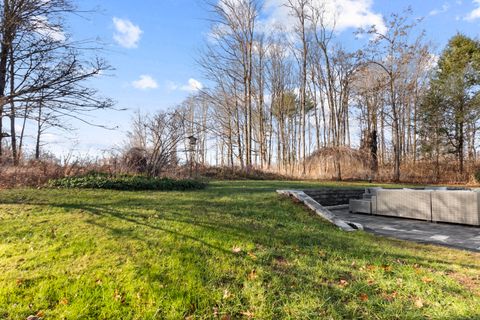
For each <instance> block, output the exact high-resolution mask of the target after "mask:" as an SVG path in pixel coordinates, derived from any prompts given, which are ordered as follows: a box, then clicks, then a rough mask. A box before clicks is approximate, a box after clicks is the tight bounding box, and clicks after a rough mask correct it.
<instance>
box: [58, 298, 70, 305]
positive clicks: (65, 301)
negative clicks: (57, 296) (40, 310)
mask: <svg viewBox="0 0 480 320" xmlns="http://www.w3.org/2000/svg"><path fill="white" fill-rule="evenodd" d="M58 304H61V305H64V306H66V305H67V304H68V300H67V299H66V298H63V299H62V300H60V301H59V302H58Z"/></svg>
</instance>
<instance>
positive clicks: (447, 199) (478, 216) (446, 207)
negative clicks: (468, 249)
mask: <svg viewBox="0 0 480 320" xmlns="http://www.w3.org/2000/svg"><path fill="white" fill-rule="evenodd" d="M479 209H480V194H479V193H478V192H474V191H434V192H432V220H433V221H438V222H452V223H461V224H469V225H476V226H478V225H480V213H479V212H480V211H479Z"/></svg>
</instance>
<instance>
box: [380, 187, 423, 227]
mask: <svg viewBox="0 0 480 320" xmlns="http://www.w3.org/2000/svg"><path fill="white" fill-rule="evenodd" d="M431 193H432V191H426V190H408V189H404V190H387V189H384V190H379V191H377V196H376V202H377V205H376V210H375V212H373V213H374V214H377V215H382V216H392V217H402V218H410V219H419V220H428V221H431V220H432V214H431Z"/></svg>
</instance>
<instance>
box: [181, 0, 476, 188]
mask: <svg viewBox="0 0 480 320" xmlns="http://www.w3.org/2000/svg"><path fill="white" fill-rule="evenodd" d="M262 5H263V4H262V2H261V1H256V0H255V1H254V0H241V1H234V0H221V1H219V2H215V3H212V4H211V9H212V12H213V15H214V18H213V19H212V20H213V22H212V27H211V32H210V34H209V38H208V39H207V42H206V44H205V46H204V49H203V50H202V52H201V56H200V57H199V58H198V62H199V66H200V67H201V69H202V70H203V73H204V75H205V77H206V78H207V79H208V80H209V86H208V87H207V88H205V89H204V90H202V91H201V92H198V93H197V94H195V95H192V96H190V97H189V98H188V99H187V101H188V104H189V106H190V109H189V110H191V112H192V113H191V115H190V116H189V117H187V118H189V119H190V120H189V121H187V125H188V123H190V125H191V126H197V127H200V128H202V130H200V132H201V134H202V137H203V139H204V140H206V141H207V143H206V148H207V149H208V150H209V151H210V159H211V161H210V164H212V165H217V166H229V167H231V168H234V167H239V168H241V169H242V170H246V171H248V170H250V169H252V168H261V169H264V170H268V171H275V172H278V173H282V174H288V175H293V176H297V177H303V178H325V179H331V178H333V179H336V180H342V179H344V178H346V179H368V180H375V179H380V180H391V181H401V180H403V181H422V180H423V181H431V182H434V181H440V180H443V181H445V180H451V181H452V182H455V181H467V180H468V179H470V176H471V175H472V174H473V173H474V172H475V171H476V156H475V153H476V149H475V146H476V144H477V142H478V138H477V130H476V128H477V125H478V112H476V110H477V109H478V104H477V91H478V88H477V87H476V84H477V82H476V81H477V79H478V78H477V77H478V70H477V62H476V58H477V56H478V54H479V51H478V45H479V43H478V41H477V40H475V39H470V38H468V37H466V36H464V35H461V34H458V35H456V36H455V37H453V38H452V39H451V41H450V43H449V44H448V47H447V48H446V49H445V50H444V51H443V52H442V54H441V56H440V57H438V56H437V55H436V54H435V51H434V50H433V46H432V45H431V44H430V42H429V41H428V39H427V38H426V35H425V33H424V31H423V30H422V29H421V20H419V19H416V18H414V15H413V12H412V11H411V10H410V9H407V10H405V11H404V12H401V13H393V14H391V15H390V16H389V17H387V18H386V20H385V26H386V28H384V29H383V28H382V29H378V28H377V27H375V26H372V27H371V28H367V29H359V30H357V32H356V36H357V40H358V43H357V44H355V45H352V44H348V47H347V46H346V44H345V43H342V41H341V40H340V39H339V37H338V34H339V33H338V32H336V16H335V14H334V13H332V12H331V10H330V8H328V6H326V5H325V4H323V3H322V2H318V1H311V0H288V1H285V3H284V7H285V9H288V11H289V15H290V17H291V19H292V20H291V22H292V21H293V25H290V27H289V28H285V26H283V25H281V24H274V25H268V26H267V25H266V23H265V22H264V21H262V20H261V18H260V13H261V8H262ZM355 46H356V48H355ZM455 55H458V56H461V58H459V59H457V56H455ZM194 110H197V111H194ZM198 110H202V111H201V112H199V111H198ZM204 136H207V138H205V137H204ZM203 148H204V149H205V146H204V147H203ZM212 150H216V151H215V152H212ZM204 153H205V151H204V152H203V156H202V157H203V158H205V155H204ZM465 154H467V155H468V156H467V158H465ZM451 159H455V160H456V165H455V166H452V165H451ZM440 167H442V168H440Z"/></svg>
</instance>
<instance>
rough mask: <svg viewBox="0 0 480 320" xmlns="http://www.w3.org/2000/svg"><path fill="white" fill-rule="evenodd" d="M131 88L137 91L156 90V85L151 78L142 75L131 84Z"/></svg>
mask: <svg viewBox="0 0 480 320" xmlns="http://www.w3.org/2000/svg"><path fill="white" fill-rule="evenodd" d="M132 86H133V87H134V88H135V89H139V90H149V89H156V88H158V83H157V81H155V79H153V78H152V76H149V75H146V74H143V75H141V76H140V78H139V79H138V80H135V81H133V82H132Z"/></svg>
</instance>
